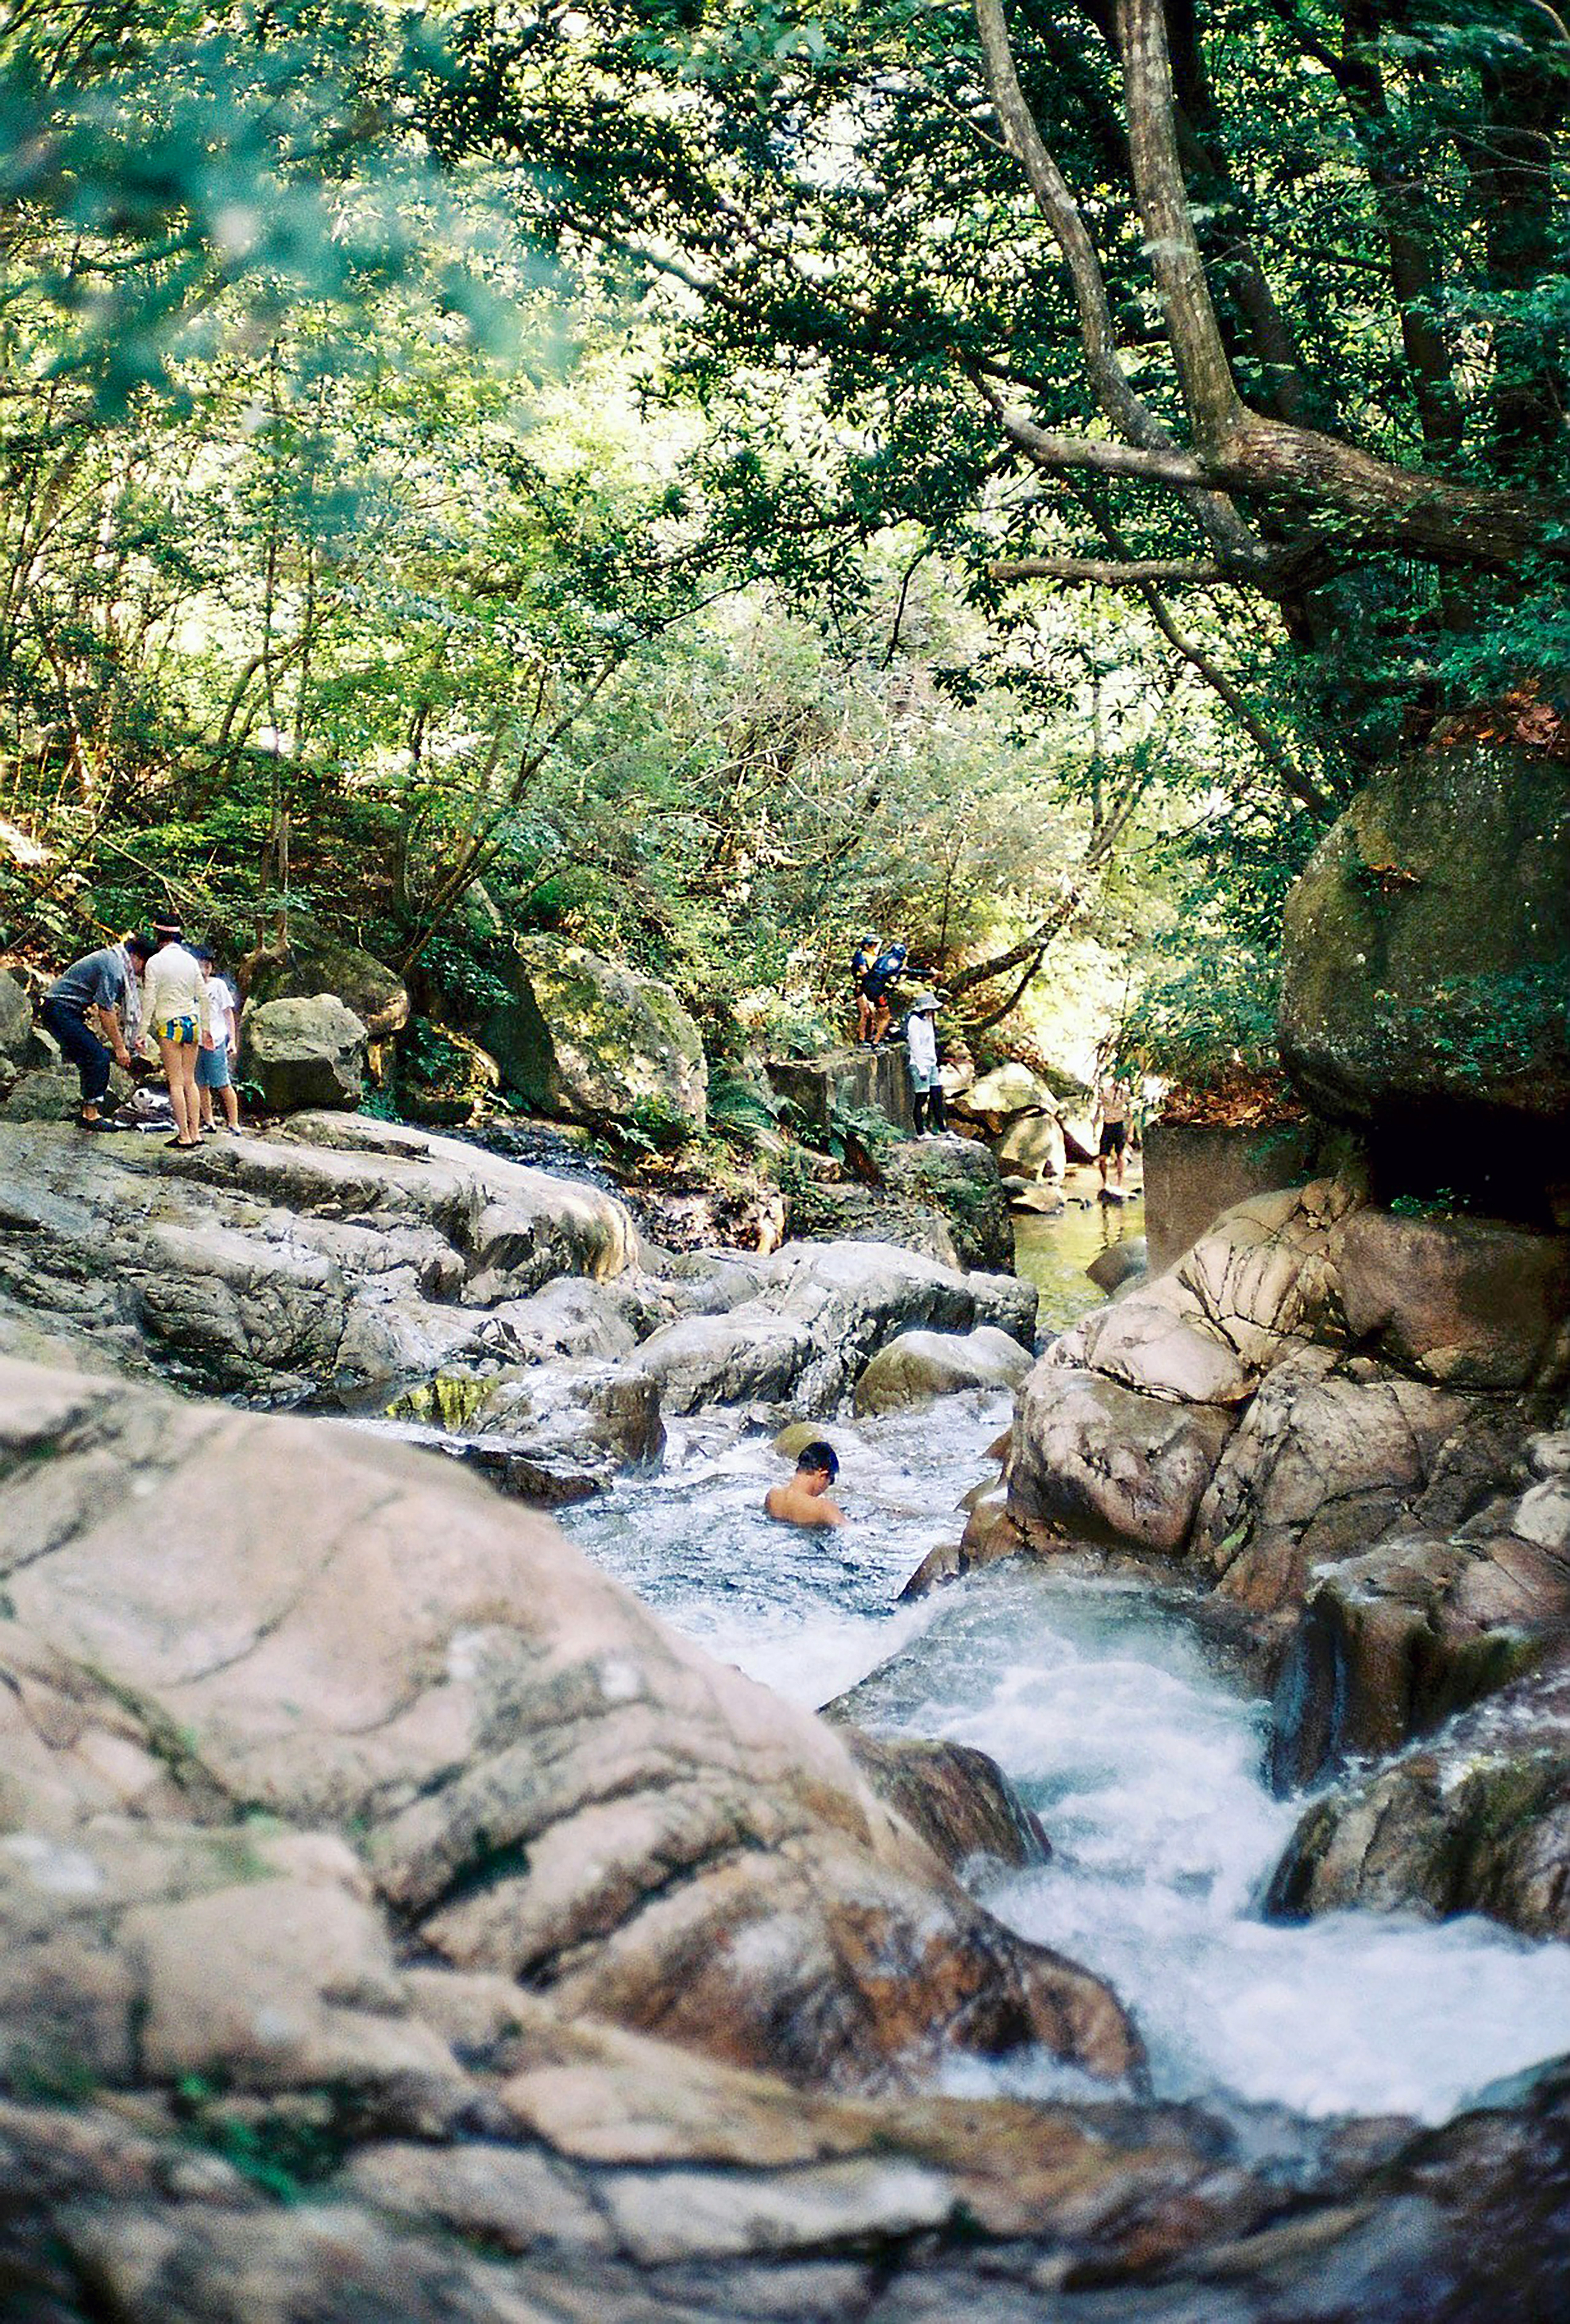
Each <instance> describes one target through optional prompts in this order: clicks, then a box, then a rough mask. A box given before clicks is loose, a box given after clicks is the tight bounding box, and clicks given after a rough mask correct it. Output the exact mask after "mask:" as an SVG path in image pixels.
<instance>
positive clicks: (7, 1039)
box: [0, 968, 36, 1098]
mask: <svg viewBox="0 0 1570 2324" xmlns="http://www.w3.org/2000/svg"><path fill="white" fill-rule="evenodd" d="M34 1063H36V1059H35V1058H34V1056H33V1042H32V1000H31V998H30V997H29V994H28V991H27V987H26V985H25V984H23V982H22V979H21V978H20V977H19V976H14V975H13V974H12V973H11V971H10V970H9V969H8V968H0V1098H4V1097H5V1096H7V1095H8V1094H9V1093H10V1092H11V1090H12V1088H13V1087H14V1084H15V1083H16V1081H17V1078H18V1076H19V1075H20V1074H22V1073H23V1071H24V1070H25V1069H26V1068H27V1067H28V1066H29V1065H32V1064H34Z"/></svg>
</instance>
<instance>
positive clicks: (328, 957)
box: [247, 938, 409, 1049]
mask: <svg viewBox="0 0 1570 2324" xmlns="http://www.w3.org/2000/svg"><path fill="white" fill-rule="evenodd" d="M319 992H330V993H331V994H332V996H333V998H334V999H335V1000H337V1001H342V1002H343V1005H344V1007H345V1008H346V1010H349V1011H350V1013H351V1014H352V1015H353V1016H356V1017H357V1018H358V1019H359V1020H360V1022H361V1024H362V1025H364V1027H365V1036H366V1038H367V1040H368V1041H369V1043H370V1045H371V1047H372V1048H373V1049H379V1048H381V1047H383V1045H384V1044H385V1043H387V1042H389V1041H391V1040H392V1038H393V1037H394V1035H395V1034H398V1033H401V1032H402V1030H403V1028H404V1027H405V1025H407V1024H408V1022H409V991H408V988H407V986H406V985H405V984H404V982H403V979H402V977H401V976H400V975H399V974H398V973H397V972H396V970H394V969H391V968H389V967H388V966H387V965H386V964H385V962H383V961H380V960H378V959H377V958H376V957H375V955H374V954H373V953H368V952H366V951H365V947H364V946H363V945H352V944H338V943H335V942H333V941H332V940H331V939H330V938H321V939H317V940H302V941H299V942H296V943H294V944H291V945H289V946H288V947H287V948H286V949H285V950H284V952H283V953H282V956H280V954H278V953H277V952H275V951H267V952H263V954H262V956H261V957H260V959H259V960H258V961H257V963H256V965H255V968H254V971H253V973H252V976H251V982H250V985H249V987H248V991H247V998H248V999H249V1000H251V1001H254V1002H256V1003H257V1004H258V1005H260V1004H262V1003H263V1002H265V1001H309V1000H311V999H313V998H314V997H315V996H316V995H317V994H318V993H319Z"/></svg>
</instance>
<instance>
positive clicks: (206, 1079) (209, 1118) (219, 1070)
mask: <svg viewBox="0 0 1570 2324" xmlns="http://www.w3.org/2000/svg"><path fill="white" fill-rule="evenodd" d="M197 958H198V960H199V961H200V963H201V964H202V975H203V977H204V978H205V979H206V983H205V985H204V988H203V989H204V992H205V995H206V1000H207V1017H206V1019H205V1020H204V1022H203V1026H202V1046H201V1051H200V1054H199V1056H198V1058H197V1069H196V1079H197V1097H198V1101H199V1104H200V1106H201V1115H202V1136H203V1137H204V1138H216V1137H217V1130H218V1125H217V1122H216V1121H215V1120H214V1119H213V1092H214V1091H215V1090H217V1093H218V1095H219V1096H220V1097H221V1098H222V1100H223V1102H224V1121H225V1124H226V1128H227V1130H228V1132H229V1135H230V1137H231V1138H238V1136H239V1135H240V1101H239V1099H238V1098H237V1097H236V1096H235V1084H234V1083H233V1082H232V1081H231V1080H230V1078H229V1060H230V1059H231V1058H232V1057H233V1056H235V1052H236V1050H237V1049H238V1048H239V1046H240V1038H239V1034H238V1032H237V1031H236V1029H235V1010H236V1009H238V1007H239V1005H240V997H239V995H238V993H237V992H236V991H235V988H234V986H233V985H232V984H231V983H230V982H229V981H228V979H227V977H226V976H221V975H220V974H219V973H218V964H217V961H216V960H215V958H214V957H213V954H212V953H211V952H210V951H209V950H208V946H207V945H199V947H198V950H197Z"/></svg>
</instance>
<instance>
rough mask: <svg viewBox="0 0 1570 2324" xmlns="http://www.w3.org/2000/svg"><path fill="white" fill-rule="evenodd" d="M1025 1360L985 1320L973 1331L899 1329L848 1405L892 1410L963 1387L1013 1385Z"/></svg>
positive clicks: (1016, 1345)
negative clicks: (851, 1402) (903, 1330)
mask: <svg viewBox="0 0 1570 2324" xmlns="http://www.w3.org/2000/svg"><path fill="white" fill-rule="evenodd" d="M1030 1363H1031V1356H1030V1349H1029V1348H1022V1347H1021V1345H1020V1342H1019V1341H1018V1340H1013V1339H1011V1338H1010V1336H1009V1334H1008V1333H1006V1332H1000V1331H997V1330H995V1329H994V1328H993V1327H992V1326H991V1325H989V1324H985V1323H984V1324H983V1325H982V1326H981V1327H980V1329H979V1330H977V1331H974V1332H901V1333H899V1334H898V1336H897V1337H896V1338H894V1339H892V1340H891V1341H890V1342H889V1343H888V1345H887V1346H886V1347H883V1348H880V1349H879V1351H878V1352H877V1354H876V1355H875V1356H874V1357H873V1360H872V1362H871V1363H870V1364H869V1365H868V1366H867V1368H866V1369H865V1371H864V1372H863V1374H862V1376H861V1378H860V1379H859V1380H857V1382H856V1386H855V1395H854V1399H853V1403H854V1409H855V1411H856V1412H857V1413H869V1412H874V1413H875V1412H896V1411H901V1410H905V1409H909V1408H910V1407H912V1406H920V1405H927V1404H931V1403H933V1402H934V1401H935V1399H936V1398H937V1397H940V1396H955V1395H957V1394H958V1393H960V1392H961V1391H962V1390H964V1389H965V1388H982V1389H991V1390H993V1392H994V1393H995V1392H996V1391H997V1390H998V1389H1000V1388H1018V1387H1019V1385H1020V1382H1021V1380H1022V1379H1024V1377H1025V1375H1026V1373H1027V1372H1028V1371H1029V1370H1030Z"/></svg>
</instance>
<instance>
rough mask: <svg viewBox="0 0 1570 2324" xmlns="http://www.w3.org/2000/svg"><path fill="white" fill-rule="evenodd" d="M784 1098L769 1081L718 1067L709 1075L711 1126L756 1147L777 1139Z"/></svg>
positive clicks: (709, 1118)
mask: <svg viewBox="0 0 1570 2324" xmlns="http://www.w3.org/2000/svg"><path fill="white" fill-rule="evenodd" d="M784 1111H785V1105H784V1101H783V1100H782V1099H780V1098H779V1097H776V1095H775V1094H774V1092H773V1091H772V1090H771V1088H770V1087H769V1085H768V1084H767V1083H766V1082H764V1081H762V1080H757V1079H753V1077H751V1076H744V1075H743V1074H738V1073H734V1072H730V1071H727V1070H726V1069H725V1068H724V1067H723V1066H722V1067H716V1069H714V1070H713V1071H711V1073H710V1074H709V1078H708V1126H709V1128H710V1130H714V1131H717V1132H718V1133H720V1134H721V1135H723V1136H725V1137H729V1138H731V1139H734V1141H735V1143H736V1144H737V1145H738V1146H741V1147H743V1148H751V1149H753V1150H754V1151H756V1150H757V1149H758V1148H760V1147H767V1146H769V1145H771V1144H772V1143H775V1142H776V1141H777V1139H778V1134H779V1125H780V1117H781V1115H782V1113H783V1112H784Z"/></svg>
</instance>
